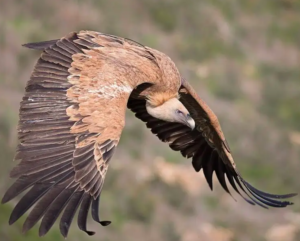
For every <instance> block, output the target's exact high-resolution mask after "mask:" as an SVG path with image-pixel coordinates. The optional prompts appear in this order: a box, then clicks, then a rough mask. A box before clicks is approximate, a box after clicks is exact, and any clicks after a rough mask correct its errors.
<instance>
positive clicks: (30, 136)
mask: <svg viewBox="0 0 300 241" xmlns="http://www.w3.org/2000/svg"><path fill="white" fill-rule="evenodd" d="M25 46H26V47H28V48H33V49H39V50H41V49H43V53H42V55H41V57H40V58H39V60H38V62H37V64H36V65H35V68H34V71H33V73H32V75H31V78H30V80H29V81H28V83H27V86H26V93H25V95H24V97H23V100H22V102H21V105H20V113H19V118H20V119H19V128H18V135H19V145H18V148H17V154H16V157H15V159H16V160H18V161H20V163H19V164H18V165H17V166H16V167H15V168H13V170H12V171H11V173H10V175H11V177H12V178H17V180H16V181H15V182H14V183H13V184H12V186H11V187H10V188H9V189H8V190H7V191H6V193H5V194H4V196H3V199H2V203H6V202H8V201H10V200H12V199H13V198H15V197H16V196H18V195H19V194H21V193H23V192H25V191H27V190H28V189H29V191H27V193H25V195H24V196H23V197H22V198H21V199H20V200H19V201H18V202H17V205H16V206H15V207H14V209H13V211H12V213H11V216H10V219H9V224H13V223H14V222H16V221H17V220H18V219H19V218H20V217H21V216H22V215H23V214H24V213H25V212H27V211H28V210H29V209H30V208H32V207H33V208H32V210H31V212H30V213H29V215H28V217H27V219H26V220H25V222H24V224H23V232H26V231H28V230H29V229H31V228H32V227H33V226H34V225H35V224H36V223H37V222H38V221H39V220H40V219H42V221H41V224H40V228H39V235H40V236H43V235H45V234H46V233H47V232H48V231H49V230H50V228H51V227H52V226H53V224H54V223H55V221H56V220H57V218H58V216H59V215H60V214H61V213H62V216H61V219H60V232H61V234H62V235H63V236H64V237H67V235H68V231H69V228H70V225H71V222H72V220H73V217H74V215H75V213H76V211H77V210H79V213H78V218H77V222H78V227H79V228H80V229H81V230H83V231H85V232H86V233H87V234H89V235H92V234H93V232H91V231H88V230H87V228H86V222H87V216H88V211H89V210H90V209H91V214H92V218H93V219H94V220H95V221H96V222H99V223H100V224H101V225H102V226H106V225H108V224H109V223H110V221H100V218H99V200H100V194H101V190H102V185H103V181H104V180H103V179H104V176H101V175H99V172H96V171H95V168H96V163H95V161H94V160H93V158H91V156H92V155H91V154H92V152H93V149H92V148H90V146H87V147H83V148H76V145H77V144H78V142H79V141H81V140H83V139H86V138H87V137H89V136H88V135H87V133H79V134H76V135H75V134H72V133H70V128H71V127H72V126H73V125H80V121H78V122H76V121H71V120H70V119H69V118H70V117H69V116H67V114H66V108H67V107H69V106H71V105H73V106H75V107H76V103H71V102H70V100H68V98H67V96H66V92H67V90H68V88H70V87H71V84H70V83H69V82H68V81H67V77H68V75H69V73H68V69H69V68H70V67H71V63H72V56H73V55H74V54H77V53H83V51H82V50H83V49H85V48H86V46H87V44H85V45H81V44H80V41H79V38H78V36H77V34H76V33H71V34H69V35H68V36H66V37H65V38H62V39H60V40H51V41H46V42H41V43H31V44H26V45H25ZM106 145H110V149H109V150H113V149H114V148H111V141H109V140H108V142H105V143H102V144H101V143H98V146H101V147H105V146H106ZM75 149H76V151H75V152H74V150H75ZM74 153H75V154H76V155H77V160H78V162H77V163H76V157H75V158H74ZM104 155H106V157H108V158H110V157H111V155H112V154H111V153H110V151H108V153H104V154H103V156H104ZM79 157H80V158H79ZM103 158H104V157H103ZM74 162H75V163H74ZM83 164H84V165H83ZM75 179H77V180H79V179H80V181H76V180H75ZM87 190H89V192H87Z"/></svg>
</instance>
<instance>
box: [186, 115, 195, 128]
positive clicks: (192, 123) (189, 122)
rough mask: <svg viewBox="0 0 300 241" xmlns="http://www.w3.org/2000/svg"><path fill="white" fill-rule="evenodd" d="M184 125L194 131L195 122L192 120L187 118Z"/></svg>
mask: <svg viewBox="0 0 300 241" xmlns="http://www.w3.org/2000/svg"><path fill="white" fill-rule="evenodd" d="M186 125H187V126H188V127H190V128H191V129H192V130H194V129H195V126H196V124H195V121H194V119H192V118H189V119H188V120H186Z"/></svg>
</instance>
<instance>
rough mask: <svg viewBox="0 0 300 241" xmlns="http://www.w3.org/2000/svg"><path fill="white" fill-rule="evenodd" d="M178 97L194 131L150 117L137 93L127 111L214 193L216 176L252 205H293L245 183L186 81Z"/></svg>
mask: <svg viewBox="0 0 300 241" xmlns="http://www.w3.org/2000/svg"><path fill="white" fill-rule="evenodd" d="M179 93H180V101H181V102H182V103H183V104H184V105H185V107H186V108H187V109H188V111H189V112H190V114H191V116H192V117H193V119H194V120H195V123H196V128H195V129H194V130H191V129H190V128H189V127H187V126H185V125H182V124H180V123H170V122H165V121H162V120H159V119H156V118H154V117H152V116H150V115H149V114H148V112H147V110H146V107H145V104H146V101H145V100H142V99H138V98H136V96H138V93H137V90H136V91H134V92H133V93H132V97H131V98H130V99H129V101H128V104H127V107H128V108H129V109H131V110H132V111H133V112H134V113H135V116H136V117H137V118H139V119H141V120H142V121H144V122H146V125H147V127H148V128H150V129H151V131H152V133H153V134H155V135H157V136H158V138H159V139H160V140H161V141H163V142H167V143H168V144H169V146H170V147H171V148H172V149H173V150H175V151H180V152H181V154H182V155H183V156H184V157H187V158H192V165H193V167H194V169H195V170H196V171H197V172H199V171H200V170H201V169H203V173H204V176H205V178H206V180H207V183H208V185H209V186H210V188H211V189H213V181H212V175H213V172H215V173H216V176H217V178H218V180H219V182H220V184H221V185H222V187H223V188H224V190H225V191H226V192H228V193H229V194H230V192H229V189H228V187H227V183H226V179H225V176H226V177H227V179H228V181H229V183H230V184H231V186H232V187H233V188H234V190H235V191H236V192H237V193H239V194H240V195H241V196H242V197H243V198H244V199H245V200H246V201H247V202H248V203H250V204H252V205H254V204H257V205H259V206H262V207H264V208H267V207H268V206H272V207H286V206H287V205H291V204H292V203H291V202H288V201H280V199H286V198H290V197H293V196H295V195H296V194H286V195H274V194H269V193H265V192H262V191H260V190H257V189H256V188H254V187H253V186H251V185H250V184H249V183H248V182H246V181H245V180H244V179H243V178H242V177H241V175H240V174H239V173H238V171H237V169H236V166H235V163H234V161H233V158H232V155H231V151H230V148H229V146H228V143H227V142H226V140H225V137H224V134H223V132H222V130H221V127H220V124H219V122H218V119H217V117H216V115H215V114H214V113H213V112H212V110H211V109H210V108H209V107H208V106H207V105H206V103H205V102H204V101H203V100H202V99H200V97H198V95H197V94H196V92H195V91H194V90H193V88H192V87H191V86H190V85H189V83H188V82H186V81H185V80H183V81H182V86H181V88H180V90H179ZM241 191H242V192H241Z"/></svg>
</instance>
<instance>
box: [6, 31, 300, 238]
mask: <svg viewBox="0 0 300 241" xmlns="http://www.w3.org/2000/svg"><path fill="white" fill-rule="evenodd" d="M25 46H26V47H28V48H32V49H38V50H42V51H43V52H42V54H41V56H40V58H39V60H38V62H37V64H36V65H35V68H34V70H33V73H32V75H31V78H30V80H29V81H28V83H27V86H26V93H25V95H24V97H23V100H22V102H21V107H20V121H19V129H18V134H19V145H18V149H17V154H16V157H15V159H16V160H18V161H20V162H19V164H18V165H17V166H16V167H15V168H13V170H12V171H11V177H12V178H17V180H16V181H15V182H14V183H13V185H12V186H11V187H10V188H9V189H8V190H7V192H6V193H5V195H4V197H3V199H2V203H6V202H8V201H10V200H11V199H13V198H15V197H16V196H17V195H19V194H21V193H23V192H24V191H26V190H28V189H29V191H28V192H27V193H25V195H24V196H23V197H22V198H21V199H20V200H19V202H18V203H17V205H16V206H15V208H14V209H13V211H12V214H11V216H10V219H9V223H10V224H12V223H14V222H15V221H16V220H18V219H19V218H20V217H21V216H22V215H23V214H24V213H25V212H26V211H28V210H29V209H30V208H32V207H33V208H32V210H31V211H30V213H29V215H28V217H27V219H26V221H25V223H24V225H23V231H24V232H26V231H27V230H29V229H30V228H32V227H33V226H34V225H35V224H36V223H37V222H38V221H39V220H40V219H41V224H40V229H39V235H40V236H43V235H45V234H46V233H47V232H48V231H49V230H50V228H51V227H52V225H53V224H54V222H55V221H56V219H57V218H58V216H59V215H60V214H61V219H60V231H61V233H62V235H63V236H65V237H66V236H67V234H68V231H69V227H70V224H71V222H72V220H73V218H74V215H75V213H76V211H77V210H79V212H78V217H77V223H78V227H79V228H80V229H81V230H83V231H85V232H86V233H88V234H89V235H91V234H93V232H92V231H88V230H87V227H86V222H87V217H88V212H89V210H90V209H91V214H92V218H93V219H94V220H95V221H97V222H99V223H100V224H101V225H103V226H105V225H108V224H109V223H110V222H109V221H100V218H99V214H98V207H99V200H100V194H101V190H102V187H103V183H104V179H105V175H106V172H107V169H108V165H109V162H110V160H111V158H112V156H113V153H114V151H115V149H116V147H117V145H118V142H119V139H120V136H121V133H122V130H123V128H124V125H125V111H126V109H127V107H128V108H129V109H131V110H132V111H133V112H134V113H135V115H136V117H137V118H139V119H141V120H142V121H144V122H145V123H146V125H147V127H148V128H150V129H151V131H152V133H154V134H155V135H157V136H158V138H159V139H160V140H161V141H163V142H166V143H168V144H169V146H170V147H171V148H172V149H173V150H175V151H180V152H181V154H182V155H183V156H184V157H187V158H191V159H192V165H193V167H194V169H195V170H196V171H197V172H199V171H200V170H201V168H202V169H203V173H204V175H205V178H206V180H207V182H208V184H209V186H210V188H211V189H212V174H213V172H215V173H216V176H217V178H218V180H219V182H220V184H221V185H222V187H223V188H224V189H225V191H227V192H228V193H229V189H228V187H227V184H226V180H225V177H227V179H228V181H229V183H230V184H231V186H232V187H233V189H234V190H235V191H236V192H238V193H239V194H240V195H241V196H242V197H243V198H244V199H245V200H246V201H247V202H248V203H250V204H253V205H254V204H258V205H260V206H262V207H265V208H267V207H268V206H272V207H285V206H287V205H290V204H292V203H291V202H289V201H282V200H281V199H286V198H290V197H292V196H294V195H295V194H286V195H274V194H268V193H265V192H262V191H259V190H257V189H255V188H254V187H252V186H251V185H250V184H249V183H247V182H246V181H245V180H244V179H243V178H242V177H241V176H240V174H239V173H238V171H237V169H236V166H235V163H234V161H233V158H232V155H231V151H230V148H229V146H228V144H227V142H226V140H225V137H224V134H223V132H222V130H221V127H220V124H219V122H218V119H217V117H216V115H215V114H214V113H213V112H212V110H211V109H210V108H209V107H208V106H207V105H206V104H205V102H204V101H203V100H202V99H201V98H200V97H199V96H198V95H197V94H196V92H195V91H194V90H193V88H192V87H191V86H190V84H189V83H188V82H187V81H185V80H184V79H183V78H181V76H180V74H179V71H178V70H177V68H176V66H175V64H174V63H173V62H172V60H171V59H170V58H169V57H168V56H166V55H165V54H163V53H161V52H159V51H157V50H154V49H152V48H149V47H146V46H143V45H141V44H139V43H136V42H134V41H132V40H129V39H125V38H120V37H116V36H112V35H107V34H103V33H98V32H92V31H81V32H79V33H71V34H69V35H67V36H65V37H63V38H61V39H57V40H51V41H46V42H41V43H32V44H26V45H25Z"/></svg>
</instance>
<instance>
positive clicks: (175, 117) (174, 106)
mask: <svg viewBox="0 0 300 241" xmlns="http://www.w3.org/2000/svg"><path fill="white" fill-rule="evenodd" d="M146 108H147V111H148V113H149V115H151V116H153V117H155V118H157V119H160V120H163V121H167V122H177V123H181V124H183V125H186V126H188V127H190V128H191V129H192V130H193V129H194V128H195V121H194V120H193V118H192V117H191V115H190V113H189V112H188V110H187V109H186V108H185V107H184V105H183V104H182V103H181V102H180V101H179V100H178V99H177V98H176V97H174V98H171V99H169V100H167V101H165V102H164V103H163V104H161V105H159V106H153V105H151V104H150V102H148V101H147V104H146Z"/></svg>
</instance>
